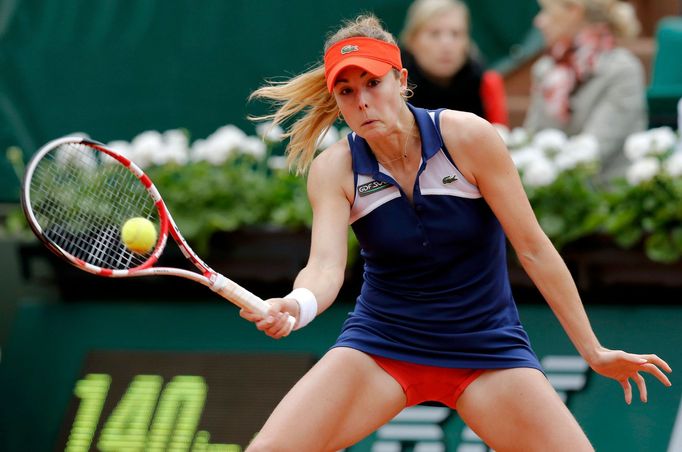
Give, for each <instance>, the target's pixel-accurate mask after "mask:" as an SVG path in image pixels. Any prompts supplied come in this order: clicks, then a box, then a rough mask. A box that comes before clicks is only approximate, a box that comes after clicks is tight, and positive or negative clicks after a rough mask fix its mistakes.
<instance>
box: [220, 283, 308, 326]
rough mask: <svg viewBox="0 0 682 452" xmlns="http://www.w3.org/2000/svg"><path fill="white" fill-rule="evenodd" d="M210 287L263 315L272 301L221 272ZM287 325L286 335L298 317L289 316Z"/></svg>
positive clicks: (233, 301)
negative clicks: (255, 293) (266, 299)
mask: <svg viewBox="0 0 682 452" xmlns="http://www.w3.org/2000/svg"><path fill="white" fill-rule="evenodd" d="M210 287H211V290H213V291H214V292H216V293H218V294H219V295H220V296H222V297H223V298H225V299H227V300H229V301H230V302H232V303H234V304H236V305H237V306H239V307H241V308H244V309H248V310H249V311H252V312H256V313H258V314H260V315H262V316H263V317H265V316H266V315H267V313H268V309H270V303H268V302H267V301H265V300H263V299H262V298H260V297H259V296H257V295H254V294H253V293H252V292H249V291H248V290H246V289H245V288H243V287H242V286H240V285H239V284H237V283H235V282H234V281H232V280H231V279H229V278H226V277H225V276H223V275H221V274H220V273H216V276H215V279H214V281H213V284H212V285H211V286H210ZM287 325H288V326H287V331H286V334H285V336H287V335H288V334H289V333H291V330H293V329H294V325H296V319H295V318H294V317H292V316H289V318H288V319H287Z"/></svg>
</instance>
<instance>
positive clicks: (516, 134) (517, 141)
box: [507, 127, 530, 148]
mask: <svg viewBox="0 0 682 452" xmlns="http://www.w3.org/2000/svg"><path fill="white" fill-rule="evenodd" d="M529 140H530V137H529V136H528V132H526V129H524V128H522V127H515V128H514V130H512V131H511V134H510V135H509V141H507V146H508V147H510V148H518V147H520V146H524V145H526V144H528V141H529Z"/></svg>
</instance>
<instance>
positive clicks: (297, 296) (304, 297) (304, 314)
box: [284, 287, 317, 330]
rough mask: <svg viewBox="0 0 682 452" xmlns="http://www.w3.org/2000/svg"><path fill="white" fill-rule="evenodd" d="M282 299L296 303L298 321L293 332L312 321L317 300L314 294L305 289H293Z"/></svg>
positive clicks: (315, 312) (315, 311)
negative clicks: (289, 299) (290, 299)
mask: <svg viewBox="0 0 682 452" xmlns="http://www.w3.org/2000/svg"><path fill="white" fill-rule="evenodd" d="M284 298H293V299H294V300H296V303H298V319H296V325H295V326H294V330H300V329H301V328H303V327H304V326H306V325H307V324H309V323H310V322H312V321H313V319H314V318H315V316H316V315H317V299H316V298H315V294H314V293H312V292H311V291H310V290H309V289H306V288H305V287H299V288H298V289H294V290H292V291H291V293H290V294H289V295H287V296H285V297H284Z"/></svg>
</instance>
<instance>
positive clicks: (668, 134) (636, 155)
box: [624, 127, 677, 162]
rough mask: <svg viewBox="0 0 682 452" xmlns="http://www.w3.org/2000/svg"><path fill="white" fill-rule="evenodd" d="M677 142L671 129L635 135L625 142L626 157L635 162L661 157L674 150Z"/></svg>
mask: <svg viewBox="0 0 682 452" xmlns="http://www.w3.org/2000/svg"><path fill="white" fill-rule="evenodd" d="M676 141H677V136H676V135H675V132H674V131H673V129H671V128H670V127H659V128H656V129H651V130H647V131H644V132H637V133H633V134H632V135H630V136H629V137H628V138H627V139H626V140H625V147H624V150H625V155H626V157H627V158H628V159H630V160H631V161H633V162H634V161H636V160H639V159H641V158H642V157H646V156H647V155H660V154H663V153H665V152H666V151H668V150H670V149H672V148H673V147H674V146H675V142H676Z"/></svg>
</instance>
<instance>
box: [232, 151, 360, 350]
mask: <svg viewBox="0 0 682 452" xmlns="http://www.w3.org/2000/svg"><path fill="white" fill-rule="evenodd" d="M307 189H308V199H309V200H310V205H311V207H312V210H313V226H312V236H311V245H310V255H309V257H308V262H307V264H306V266H305V267H304V268H303V269H302V270H301V271H300V272H299V274H298V276H297V277H296V280H295V282H294V288H305V289H308V290H310V291H311V292H312V293H313V294H314V295H315V298H316V300H317V314H318V315H319V314H321V313H322V312H323V311H324V310H326V309H327V308H328V307H329V306H331V304H332V303H333V302H334V300H335V299H336V296H337V295H338V293H339V290H340V289H341V285H342V284H343V279H344V275H345V269H346V260H347V256H348V221H349V218H350V206H351V203H352V199H353V198H352V196H353V189H354V186H353V172H352V163H351V157H350V151H349V149H348V143H347V141H346V140H345V139H344V140H341V141H340V142H338V143H336V144H334V145H333V146H331V147H330V148H328V149H326V150H325V151H324V152H322V153H320V154H319V155H318V156H317V157H316V158H315V160H314V161H313V163H312V165H311V167H310V171H309V173H308V184H307ZM268 302H270V303H271V304H272V307H271V309H270V311H269V316H268V317H266V318H261V317H260V316H258V315H257V314H253V313H250V312H248V311H244V310H242V311H241V316H242V317H244V318H245V319H247V320H250V321H252V322H254V323H256V326H257V328H258V329H259V330H262V331H264V332H265V333H266V334H267V335H269V336H271V337H273V338H280V337H282V336H283V335H284V333H285V331H286V317H287V315H286V314H289V315H293V316H294V317H296V318H299V314H300V313H299V305H298V303H297V302H296V300H294V299H292V298H272V299H270V300H268Z"/></svg>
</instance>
